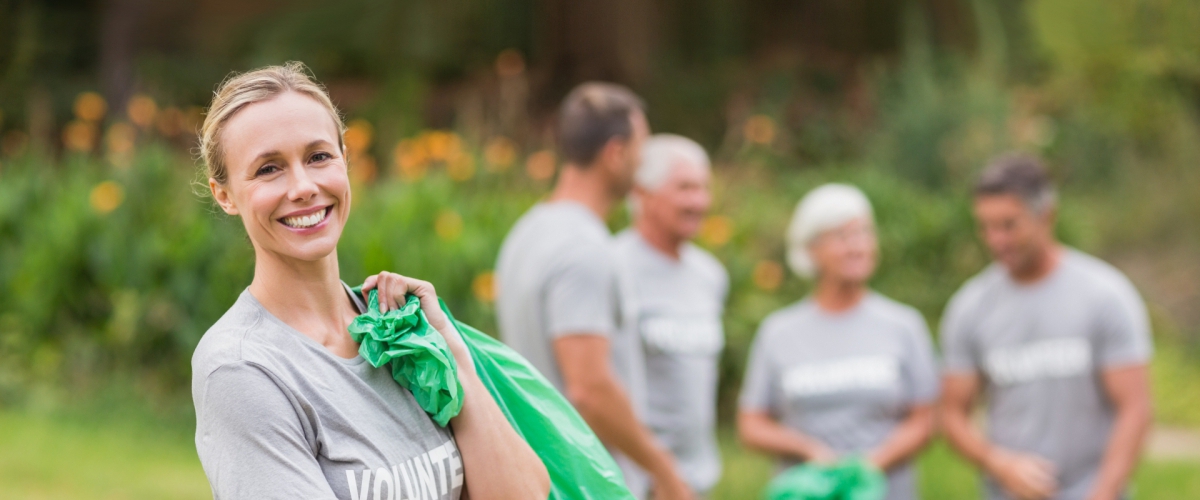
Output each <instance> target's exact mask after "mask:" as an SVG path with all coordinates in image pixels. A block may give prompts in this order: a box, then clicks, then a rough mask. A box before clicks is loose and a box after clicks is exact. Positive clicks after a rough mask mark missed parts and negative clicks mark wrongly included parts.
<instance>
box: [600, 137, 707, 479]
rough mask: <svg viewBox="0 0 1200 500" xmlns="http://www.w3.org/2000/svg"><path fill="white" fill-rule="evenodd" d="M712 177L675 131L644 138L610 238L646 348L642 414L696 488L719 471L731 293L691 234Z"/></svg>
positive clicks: (702, 157) (697, 149) (700, 155)
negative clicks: (627, 210)
mask: <svg viewBox="0 0 1200 500" xmlns="http://www.w3.org/2000/svg"><path fill="white" fill-rule="evenodd" d="M709 178H710V173H709V161H708V155H707V154H706V153H705V152H704V148H702V147H701V146H700V145H699V144H696V143H695V142H693V141H691V140H690V139H687V138H684V137H680V136H677V135H669V134H659V135H655V136H653V137H651V138H650V139H649V140H648V141H646V144H645V145H644V146H643V147H642V164H641V166H640V167H638V170H637V173H636V174H635V175H634V187H633V193H632V194H631V196H630V200H629V201H630V207H631V209H632V212H633V225H632V227H630V228H628V229H626V230H624V231H622V232H621V233H620V234H619V235H617V255H618V259H619V265H620V267H619V272H624V273H626V274H627V276H628V278H627V279H628V280H629V281H630V282H632V283H633V287H632V288H633V296H634V297H633V299H634V300H633V302H634V303H635V304H636V306H637V311H638V314H637V331H638V334H639V336H640V338H641V345H642V347H643V349H644V352H645V362H646V384H647V391H646V392H647V403H648V406H647V410H648V411H647V415H646V420H647V423H648V424H649V426H650V428H651V429H652V430H653V431H654V433H655V434H656V435H657V436H658V438H659V440H660V441H661V442H662V443H663V444H664V445H665V446H666V447H667V448H668V449H669V450H670V451H671V453H672V454H673V455H674V456H675V461H676V463H677V464H678V467H679V471H680V473H681V474H682V475H683V478H684V480H685V481H687V483H688V486H690V487H691V488H692V490H694V491H696V492H697V493H699V494H704V493H705V492H707V491H708V490H710V489H712V487H713V486H715V485H716V483H717V480H718V479H720V477H721V457H720V450H719V449H718V448H717V440H716V429H715V427H716V405H717V401H716V399H717V374H718V365H719V362H720V356H721V350H722V348H723V347H724V345H725V336H724V330H723V328H722V326H721V316H722V313H723V310H724V305H725V298H726V295H727V294H728V292H729V276H728V274H727V273H726V271H725V267H724V266H722V265H721V263H720V262H719V261H718V260H717V259H716V258H714V257H713V256H712V255H711V254H709V253H708V252H706V251H704V250H703V249H701V248H700V247H697V246H696V245H693V244H692V243H690V241H689V240H691V239H692V237H694V236H695V235H696V233H697V232H698V231H699V230H700V226H701V224H702V223H703V222H704V218H705V216H706V215H707V213H708V209H709V205H710V204H711V196H710V195H709Z"/></svg>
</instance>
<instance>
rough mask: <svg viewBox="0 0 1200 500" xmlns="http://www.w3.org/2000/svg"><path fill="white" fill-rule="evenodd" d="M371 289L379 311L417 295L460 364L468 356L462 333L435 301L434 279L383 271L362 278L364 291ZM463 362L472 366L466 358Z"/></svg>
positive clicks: (422, 307)
mask: <svg viewBox="0 0 1200 500" xmlns="http://www.w3.org/2000/svg"><path fill="white" fill-rule="evenodd" d="M371 290H377V293H378V294H379V312H381V313H386V312H388V311H390V310H393V309H399V308H400V307H401V306H403V305H404V303H405V302H406V301H408V297H407V296H408V294H410V293H411V294H413V295H416V296H417V298H418V299H420V300H421V310H422V311H424V312H425V320H426V321H428V322H429V326H432V327H433V328H434V329H435V330H437V331H438V333H441V334H442V337H443V338H445V339H446V343H447V344H448V345H449V346H450V352H451V353H452V354H454V357H455V358H458V359H460V363H459V365H460V367H461V366H462V365H463V364H464V362H465V361H468V360H470V354H468V353H467V348H466V344H464V343H463V340H462V337H460V336H459V335H458V329H457V328H454V326H453V325H451V324H450V319H449V318H447V317H446V313H445V312H443V311H442V307H441V305H439V304H438V297H437V291H436V290H434V288H433V283H430V282H428V281H421V280H419V279H415V278H409V277H407V276H401V275H399V274H396V273H389V272H387V271H384V272H381V273H379V274H376V275H374V276H371V277H368V278H367V280H366V281H364V282H363V287H362V291H363V293H364V294H366V293H367V292H369V291H371ZM465 364H466V365H467V366H473V365H472V364H471V363H469V362H468V363H465Z"/></svg>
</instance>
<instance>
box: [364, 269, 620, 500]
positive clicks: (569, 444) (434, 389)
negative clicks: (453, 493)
mask: <svg viewBox="0 0 1200 500" xmlns="http://www.w3.org/2000/svg"><path fill="white" fill-rule="evenodd" d="M354 292H355V293H359V294H361V289H358V288H356V289H354ZM368 303H369V304H370V305H369V307H370V309H371V311H374V313H375V314H374V318H379V319H372V314H371V312H370V311H368V312H367V313H366V314H364V315H362V316H359V317H358V318H356V319H355V321H354V323H352V324H351V335H352V336H354V340H355V341H356V342H362V343H361V344H360V345H359V353H360V354H361V355H362V356H363V357H364V358H366V359H367V360H368V362H370V363H371V364H372V365H373V366H376V367H379V366H383V363H387V362H389V360H390V362H392V363H393V367H392V376H393V378H395V379H396V381H397V382H399V383H400V384H401V385H402V386H404V387H407V388H409V390H412V391H413V395H414V396H416V395H417V394H418V392H417V391H418V390H420V391H421V392H422V393H425V394H428V395H429V396H424V397H425V398H426V399H425V401H426V402H428V403H429V406H426V403H424V402H422V397H421V396H418V397H417V402H418V403H421V408H423V409H424V410H425V411H426V412H427V413H429V414H430V415H433V416H434V420H435V421H437V420H438V416H439V415H442V414H443V412H444V414H446V415H449V416H448V417H446V422H449V419H450V418H453V417H454V416H455V415H457V414H458V412H459V411H460V410H461V409H462V386H461V385H460V384H459V382H458V370H457V368H456V365H454V363H453V362H452V360H453V357H452V354H451V353H450V350H449V346H447V345H446V341H445V339H444V338H442V337H441V335H440V334H438V332H437V331H436V330H434V329H433V328H432V327H430V326H429V322H428V321H426V320H425V313H424V311H422V310H421V304H420V300H419V299H417V297H416V296H413V295H409V296H408V300H407V301H406V302H405V304H404V307H401V308H400V309H396V310H392V311H388V312H387V314H382V315H381V314H379V304H378V298H377V297H376V293H375V291H374V290H372V291H371V292H370V296H369V297H368ZM441 307H442V311H444V312H445V313H446V317H447V318H449V319H450V322H451V323H453V324H454V326H455V328H457V329H458V333H459V335H461V336H462V339H463V342H464V343H465V344H466V345H467V349H468V350H469V351H470V353H471V359H472V362H473V363H474V364H475V371H476V373H478V375H479V379H480V380H482V381H483V385H484V387H487V390H488V392H489V393H491V395H492V398H493V399H494V400H495V401H496V405H497V406H499V407H500V411H501V412H503V413H504V416H505V417H506V418H507V419H508V422H509V423H510V424H512V426H513V429H515V430H516V431H517V434H519V435H520V436H521V437H522V438H523V439H524V440H525V442H527V443H529V447H530V448H533V451H534V452H535V453H537V455H538V457H539V458H541V459H542V463H543V464H545V466H546V470H547V472H549V474H550V496H549V499H550V500H634V496H633V494H631V493H630V492H629V489H628V488H626V487H625V479H624V477H623V476H622V475H621V469H620V468H618V467H617V464H616V462H614V461H613V459H612V456H611V455H609V454H608V450H606V449H605V448H604V445H603V444H601V443H600V439H599V438H597V437H596V434H595V433H593V432H592V429H591V428H590V427H588V425H587V423H586V422H584V421H583V417H581V416H579V413H578V412H576V411H575V407H574V406H571V403H570V402H568V401H567V399H566V398H565V397H563V395H562V394H560V393H559V392H558V390H557V389H555V388H554V386H553V385H552V384H551V383H550V381H548V380H546V378H545V377H543V376H542V374H541V373H540V372H538V371H537V369H536V368H534V367H533V365H530V364H529V362H528V361H526V360H525V358H523V357H521V355H520V354H517V352H516V351H514V350H512V349H511V348H509V347H508V346H506V345H504V344H503V343H501V342H500V341H498V340H496V339H494V338H492V337H491V336H489V335H488V334H486V333H483V332H481V331H479V330H476V329H475V328H473V327H471V326H470V325H468V324H466V323H463V322H460V321H458V320H457V319H455V318H454V315H453V314H451V313H450V309H448V308H447V307H446V304H445V303H444V302H442V303H441ZM364 316H366V317H367V318H366V319H363V321H362V322H361V323H360V322H359V319H362V318H363V317H364ZM413 317H415V318H416V319H410V318H413ZM354 325H359V327H358V328H359V330H358V331H360V332H361V333H358V334H355V333H354V331H355V328H356V327H355V326H354ZM388 329H398V330H402V331H401V332H399V333H396V334H394V335H393V334H389V333H388ZM376 330H380V331H379V332H378V333H377V332H376ZM406 335H407V336H415V337H417V338H418V339H420V340H417V341H414V340H409V339H408V338H406ZM359 338H362V339H363V340H362V341H360V340H359ZM367 343H371V344H379V345H372V346H368V345H367ZM429 351H438V352H439V353H440V354H431V353H430V352H429ZM369 356H370V357H369ZM410 356H411V357H415V358H420V359H421V360H422V361H420V362H419V363H418V362H417V360H412V361H411V363H412V364H413V365H414V368H412V369H411V370H410V369H400V368H397V367H396V364H397V363H399V364H408V363H410V361H405V358H406V357H410ZM385 357H387V358H388V359H387V360H384V358H385ZM372 359H375V360H382V361H379V363H378V364H376V361H372ZM442 360H446V362H445V363H443V362H442ZM418 364H419V365H420V366H419V367H418V366H417V365H418ZM402 378H403V379H402ZM451 380H453V383H451V382H450V381H451ZM424 384H429V385H424ZM438 423H439V425H443V426H444V425H445V423H442V422H441V421H438ZM468 474H469V472H468Z"/></svg>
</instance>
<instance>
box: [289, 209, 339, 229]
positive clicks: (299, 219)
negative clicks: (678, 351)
mask: <svg viewBox="0 0 1200 500" xmlns="http://www.w3.org/2000/svg"><path fill="white" fill-rule="evenodd" d="M328 212H329V209H325V210H321V211H319V212H313V213H311V214H308V215H300V216H296V217H284V218H283V223H284V224H285V225H287V226H289V227H294V228H297V229H304V228H307V227H313V226H315V225H317V224H320V223H321V221H323V220H325V214H326V213H328Z"/></svg>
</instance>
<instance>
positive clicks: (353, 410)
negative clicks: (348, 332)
mask: <svg viewBox="0 0 1200 500" xmlns="http://www.w3.org/2000/svg"><path fill="white" fill-rule="evenodd" d="M347 294H350V292H349V289H348V288H347ZM347 300H352V301H353V302H354V303H355V307H357V308H358V310H359V311H362V310H364V309H365V306H364V305H363V303H362V300H361V298H359V297H353V296H352V297H351V298H348V299H347ZM192 398H193V400H194V402H195V405H196V451H197V453H198V454H199V456H200V463H201V465H202V466H203V467H204V472H205V474H207V476H208V480H209V484H210V485H211V486H212V491H213V497H214V498H215V499H216V500H223V499H224V500H235V499H243V498H263V499H268V498H279V499H283V498H287V499H292V498H303V499H335V498H336V499H339V500H367V499H378V498H394V499H410V498H412V499H423V500H425V499H437V500H452V499H457V498H459V496H460V495H461V493H462V485H463V474H464V470H463V463H462V458H461V456H460V455H459V451H458V447H457V445H456V444H455V442H454V438H453V435H452V434H451V432H450V430H449V429H446V428H441V427H438V425H437V424H436V423H434V422H433V420H431V419H430V417H429V416H428V415H427V414H426V413H425V412H424V410H422V409H421V407H420V406H418V404H417V402H416V400H415V399H413V395H412V393H411V392H409V391H408V390H406V389H404V388H402V387H400V385H399V384H397V383H396V381H395V380H393V379H392V373H391V369H390V368H389V367H387V366H385V367H382V368H373V367H371V365H370V364H369V363H367V361H366V360H365V359H363V358H362V357H361V356H355V357H354V358H352V359H343V358H340V357H338V356H335V355H334V354H333V353H331V352H329V350H328V349H326V348H325V347H324V346H322V345H320V344H318V343H317V342H315V341H313V340H312V339H310V338H309V337H307V336H305V335H304V334H302V333H300V332H298V331H296V330H295V329H293V328H291V327H290V326H288V325H287V324H286V323H284V322H283V321H281V320H280V319H279V318H276V317H275V316H273V315H272V314H271V313H270V312H269V311H267V310H266V308H264V307H263V306H262V305H261V304H260V303H259V302H258V301H257V300H256V299H255V298H254V296H253V295H251V294H250V292H249V290H247V291H244V292H242V295H241V296H240V297H239V298H238V300H237V302H236V303H234V305H233V307H231V308H229V310H228V311H226V313H225V315H224V316H222V317H221V319H220V320H219V321H217V323H216V324H215V325H213V327H212V328H210V329H209V330H208V332H207V333H205V334H204V337H203V338H202V339H201V340H200V344H199V346H197V348H196V351H195V353H194V354H193V355H192Z"/></svg>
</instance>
